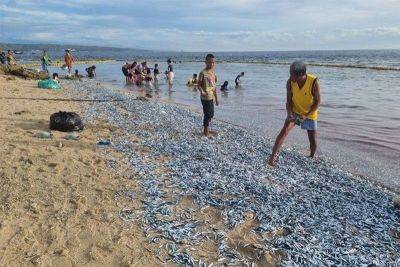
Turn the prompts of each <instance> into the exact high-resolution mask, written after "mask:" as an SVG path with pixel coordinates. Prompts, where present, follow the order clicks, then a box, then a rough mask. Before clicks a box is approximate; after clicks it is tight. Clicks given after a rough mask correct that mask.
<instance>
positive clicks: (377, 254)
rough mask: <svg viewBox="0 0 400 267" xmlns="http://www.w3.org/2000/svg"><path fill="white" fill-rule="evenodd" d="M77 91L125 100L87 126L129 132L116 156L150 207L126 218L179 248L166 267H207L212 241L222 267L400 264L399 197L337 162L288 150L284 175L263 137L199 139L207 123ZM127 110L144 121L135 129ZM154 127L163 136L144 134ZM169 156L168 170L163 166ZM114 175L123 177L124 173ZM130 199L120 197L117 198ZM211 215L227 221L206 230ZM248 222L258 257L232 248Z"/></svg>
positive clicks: (168, 108)
mask: <svg viewBox="0 0 400 267" xmlns="http://www.w3.org/2000/svg"><path fill="white" fill-rule="evenodd" d="M69 85H70V86H71V88H72V90H76V91H77V92H85V93H86V94H87V95H88V96H90V98H92V99H104V98H118V99H124V101H121V102H118V103H109V102H102V103H99V104H98V105H88V106H87V111H86V115H85V119H86V120H87V121H91V120H95V119H96V118H107V119H108V120H109V122H110V123H112V124H114V125H115V126H116V127H118V128H119V129H122V130H123V131H122V132H121V136H118V137H115V139H113V146H114V147H115V148H116V149H117V150H118V151H120V152H121V153H122V154H123V155H124V156H125V161H126V162H128V163H129V164H130V167H131V169H132V173H135V176H134V177H133V179H135V180H136V181H137V183H138V184H139V186H140V190H141V196H140V200H141V207H140V209H139V210H136V209H135V210H133V209H132V208H129V207H126V208H123V209H121V211H120V213H119V217H120V219H121V220H122V221H124V222H127V223H129V222H133V221H135V222H139V223H140V224H141V225H142V226H143V229H144V233H145V234H146V236H147V238H148V240H149V242H153V243H159V244H160V246H162V245H163V244H164V243H163V242H168V243H170V245H168V246H167V248H165V249H166V251H167V253H168V258H162V259H161V260H164V261H166V260H169V261H173V262H175V263H177V264H180V265H182V266H185V265H187V266H191V265H195V264H197V263H198V262H200V260H202V262H204V261H205V260H207V259H196V256H195V253H193V252H192V251H195V246H196V244H199V243H201V242H203V241H205V240H207V241H212V242H214V243H215V245H216V251H214V255H217V257H218V260H217V261H215V262H213V264H214V265H216V266H217V265H218V266H220V265H227V266H229V265H233V266H251V265H252V264H253V263H256V262H261V263H262V262H263V263H266V262H268V261H271V260H276V264H277V265H282V266H368V265H375V266H396V264H398V263H399V251H400V243H399V242H398V240H397V239H396V238H395V237H396V236H397V233H398V229H400V220H399V213H398V211H397V209H395V208H394V205H393V197H392V195H391V194H390V193H388V192H386V191H384V190H382V189H381V188H379V187H376V186H374V185H373V184H371V183H369V182H368V181H367V180H364V179H361V178H359V177H357V176H354V175H352V174H351V173H349V172H347V171H345V170H343V169H342V168H340V167H339V166H337V165H336V164H334V163H333V162H332V161H331V160H329V159H328V158H321V159H320V160H318V161H310V160H309V159H308V158H307V157H306V156H304V155H302V154H301V153H299V152H298V151H297V150H296V149H291V150H285V149H284V150H282V153H281V154H282V156H281V157H279V159H278V160H279V161H280V162H279V166H280V167H279V168H274V169H271V168H267V167H266V166H265V157H266V153H267V151H271V149H272V144H271V141H270V140H268V139H266V138H263V137H261V136H259V135H257V134H255V133H252V132H249V131H247V130H245V129H242V128H239V127H235V126H233V125H230V124H226V123H223V122H218V121H214V122H213V129H216V130H217V131H218V133H219V134H218V136H215V138H213V139H203V138H198V137H196V136H197V135H196V133H195V130H194V129H196V128H198V127H200V126H201V121H202V118H201V116H200V115H199V114H197V113H195V112H192V111H190V110H188V109H184V108H181V107H179V106H175V105H168V104H164V103H158V102H156V101H135V99H133V98H131V97H130V96H129V95H125V94H123V93H122V92H118V91H114V90H111V89H108V88H106V87H103V86H97V85H96V84H95V83H93V82H87V83H86V82H85V84H82V83H78V82H76V81H71V82H70V84H69ZM121 110H124V111H127V112H130V113H132V114H135V116H136V117H137V119H135V120H133V121H132V120H129V119H127V117H126V116H125V115H124V114H123V113H122V112H121ZM145 124H151V125H152V126H153V128H154V131H148V130H145V129H143V128H142V127H139V126H140V125H145ZM199 125H200V126H199ZM133 135H134V136H136V137H138V138H140V140H139V141H138V142H137V143H133V142H132V141H130V136H133ZM138 146H141V147H146V148H147V150H146V153H138V151H136V150H135V149H131V148H132V147H138ZM161 156H163V157H166V158H167V160H163V161H157V160H154V159H156V158H159V157H161ZM110 167H112V168H115V170H116V171H118V166H114V165H110ZM160 168H162V169H164V170H166V171H165V173H160V171H159V169H160ZM265 177H268V182H266V179H265ZM128 192H129V191H128ZM128 195H129V196H132V197H137V196H135V195H131V194H130V193H128ZM128 195H125V193H123V192H122V191H121V192H120V191H118V194H116V197H120V196H126V197H128ZM184 198H190V199H192V200H193V201H191V202H192V204H191V205H189V206H187V207H185V206H182V208H179V209H178V208H177V207H180V206H181V205H182V203H183V202H182V199H184ZM204 207H211V208H212V209H215V210H217V211H218V213H219V214H220V215H221V219H218V222H217V223H216V224H209V223H207V222H204V220H203V218H202V215H201V212H200V211H201V209H202V208H204ZM246 214H253V216H251V217H246ZM246 220H247V221H246ZM248 220H250V221H251V222H252V224H250V226H249V232H250V233H252V235H253V234H254V236H255V237H254V238H256V240H254V241H251V242H246V243H245V244H244V245H241V246H242V248H251V249H252V251H255V252H256V253H251V255H248V254H246V253H244V252H243V249H240V247H238V245H235V244H234V243H232V242H230V239H229V238H228V237H229V233H231V232H232V231H235V230H237V229H239V228H240V227H242V226H243V225H246V224H247V223H248ZM394 230H396V231H397V232H396V231H394ZM208 253H209V252H208Z"/></svg>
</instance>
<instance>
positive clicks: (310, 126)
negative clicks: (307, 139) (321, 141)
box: [292, 113, 317, 131]
mask: <svg viewBox="0 0 400 267" xmlns="http://www.w3.org/2000/svg"><path fill="white" fill-rule="evenodd" d="M293 116H294V117H292V119H293V120H294V122H295V124H296V125H299V126H301V129H303V130H307V131H315V130H317V121H316V120H315V121H313V120H310V119H305V120H304V121H302V120H301V116H300V115H299V114H297V113H294V114H293Z"/></svg>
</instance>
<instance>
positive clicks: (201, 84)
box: [197, 73, 207, 95]
mask: <svg viewBox="0 0 400 267" xmlns="http://www.w3.org/2000/svg"><path fill="white" fill-rule="evenodd" d="M197 87H198V88H199V90H200V94H201V95H206V94H207V93H206V90H205V88H206V84H205V80H204V74H202V73H200V74H199V81H198V86H197Z"/></svg>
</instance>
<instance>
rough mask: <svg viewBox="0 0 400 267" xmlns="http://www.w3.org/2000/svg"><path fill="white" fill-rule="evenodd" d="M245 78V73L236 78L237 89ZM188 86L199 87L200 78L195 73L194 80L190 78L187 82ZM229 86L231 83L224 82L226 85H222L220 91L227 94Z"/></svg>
mask: <svg viewBox="0 0 400 267" xmlns="http://www.w3.org/2000/svg"><path fill="white" fill-rule="evenodd" d="M243 76H244V72H241V73H239V74H238V75H237V76H236V78H235V85H236V88H238V87H240V84H241V80H240V78H241V77H243ZM186 85H187V86H195V87H196V86H197V85H198V78H197V73H193V76H192V78H190V79H189V80H188V81H187V82H186ZM228 85H229V82H228V81H224V83H223V84H222V85H221V87H220V90H221V91H222V92H226V91H228Z"/></svg>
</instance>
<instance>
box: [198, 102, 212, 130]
mask: <svg viewBox="0 0 400 267" xmlns="http://www.w3.org/2000/svg"><path fill="white" fill-rule="evenodd" d="M201 104H202V105H203V113H204V120H203V126H204V127H208V126H209V125H210V121H211V119H212V118H213V117H214V100H203V99H202V100H201Z"/></svg>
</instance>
